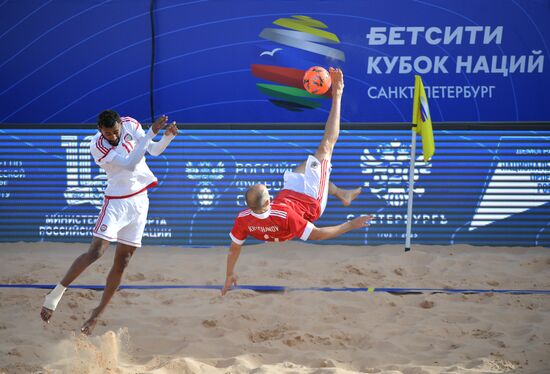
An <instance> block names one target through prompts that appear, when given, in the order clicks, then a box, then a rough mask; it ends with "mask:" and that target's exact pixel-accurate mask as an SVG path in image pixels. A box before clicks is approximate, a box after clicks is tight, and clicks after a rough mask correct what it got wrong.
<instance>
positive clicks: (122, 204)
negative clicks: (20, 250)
mask: <svg viewBox="0 0 550 374" xmlns="http://www.w3.org/2000/svg"><path fill="white" fill-rule="evenodd" d="M97 126H98V130H99V131H98V133H97V134H96V135H95V136H94V137H93V138H92V140H91V142H90V151H91V153H92V156H93V158H94V160H95V162H96V163H97V165H99V166H100V167H101V168H102V169H103V170H105V173H106V174H107V188H106V190H105V199H104V203H103V207H102V209H101V211H100V213H99V216H98V218H97V223H96V225H95V228H94V229H93V232H92V235H93V239H92V243H91V245H90V247H89V249H88V252H86V253H83V254H82V255H80V256H79V257H78V258H77V259H76V260H75V261H74V262H73V264H72V265H71V267H70V268H69V270H68V271H67V274H65V276H64V277H63V279H61V282H60V283H59V284H58V285H57V286H56V287H55V288H54V289H53V290H52V291H51V292H50V293H48V294H47V295H46V298H45V300H44V304H43V306H42V310H41V312H40V316H41V317H42V320H44V321H45V322H48V321H49V320H50V318H51V316H52V313H53V312H54V310H55V309H56V307H57V304H58V303H59V301H60V300H61V296H62V295H63V293H64V292H65V290H66V288H67V287H68V286H69V285H70V284H71V283H72V282H73V281H74V280H75V279H76V278H77V277H78V276H79V275H80V274H81V273H82V272H83V271H84V270H85V269H86V268H87V267H88V266H90V265H91V264H92V263H93V262H94V261H95V260H97V259H98V258H99V257H101V256H102V255H103V253H104V252H105V250H106V249H107V247H108V246H109V243H110V242H115V241H116V242H117V243H118V244H117V247H116V253H115V259H114V263H113V266H112V268H111V271H110V272H109V275H108V276H107V282H106V285H105V290H104V291H103V295H102V298H101V302H100V303H99V305H98V306H97V308H95V309H94V310H93V311H92V314H91V316H90V318H89V319H88V320H87V321H86V322H85V323H84V325H83V326H82V328H81V331H82V332H83V333H85V334H88V335H89V334H90V333H91V332H92V330H93V329H94V327H95V324H96V323H97V319H98V318H99V316H100V315H101V314H102V313H103V311H104V310H105V307H106V306H107V304H108V303H109V301H110V300H111V298H112V297H113V295H114V293H115V291H116V290H117V288H118V286H119V285H120V281H121V278H122V274H123V272H124V269H125V268H126V266H127V265H128V262H129V261H130V258H131V257H132V255H133V253H134V251H135V250H136V248H138V247H141V238H142V236H143V230H144V227H145V223H146V221H147V212H148V210H149V198H148V196H147V189H148V188H151V187H154V186H156V185H157V178H156V177H155V176H154V175H153V173H152V172H151V170H150V169H149V167H148V166H147V164H146V162H145V157H144V155H145V152H146V151H147V152H149V154H151V155H153V156H158V155H160V154H161V153H162V152H163V151H164V150H165V149H166V147H167V146H168V145H169V144H170V142H171V141H172V139H174V137H175V136H176V135H177V133H178V128H177V126H176V123H175V122H172V123H171V124H168V117H166V116H162V117H160V118H159V119H157V120H156V121H155V122H154V123H153V125H152V126H151V128H150V129H149V131H148V132H147V134H146V133H145V131H144V130H143V128H142V127H141V124H140V123H139V122H138V121H136V120H135V119H133V118H131V117H122V118H121V117H120V116H119V115H118V113H116V112H114V111H112V110H105V111H103V112H102V113H101V114H100V115H99V118H98V121H97ZM162 128H164V129H165V131H164V136H163V137H162V138H161V139H160V141H158V142H154V141H153V138H154V137H155V136H156V135H157V134H158V133H159V131H160V130H161V129H162Z"/></svg>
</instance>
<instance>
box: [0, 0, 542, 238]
mask: <svg viewBox="0 0 550 374" xmlns="http://www.w3.org/2000/svg"><path fill="white" fill-rule="evenodd" d="M151 3H152V4H153V7H152V8H153V12H151ZM549 19H550V6H549V3H548V1H540V0H538V1H537V0H521V1H520V0H501V1H499V2H498V6H496V3H495V1H493V0H478V1H455V0H438V1H435V0H425V1H406V0H372V1H362V0H358V1H352V0H339V1H309V0H302V1H247V0H236V1H206V0H204V1H202V0H197V1H169V0H157V1H153V2H151V1H149V0H132V1H129V0H128V1H126V0H121V1H108V0H106V1H101V0H97V1H91V0H81V1H61V0H17V1H16V0H4V1H1V0H0V214H1V216H0V221H1V225H0V230H1V232H0V240H2V241H15V240H62V241H88V240H89V239H90V238H89V235H90V230H91V228H92V226H93V225H94V222H95V218H96V216H97V213H98V209H99V207H100V206H101V202H102V200H101V199H102V192H103V189H104V187H105V185H104V183H105V178H104V174H102V173H101V171H100V170H99V168H97V166H96V165H94V164H93V161H92V159H91V158H90V155H89V151H88V149H87V142H88V141H89V139H90V137H91V136H92V135H93V133H94V132H95V130H94V127H93V125H88V126H86V125H82V126H75V124H81V123H93V122H95V120H96V116H97V114H98V113H99V112H100V111H102V110H104V109H107V108H112V109H115V110H117V111H119V112H120V113H121V114H123V115H130V116H132V117H135V118H137V119H139V120H140V121H142V122H149V121H150V120H151V115H152V112H155V113H156V115H159V114H163V113H164V114H168V115H169V116H170V118H171V119H173V120H177V121H178V122H179V123H181V124H182V126H181V127H182V128H184V129H185V130H184V132H183V133H182V134H181V136H179V137H178V138H177V140H176V141H175V144H173V146H171V147H170V148H169V149H168V151H167V153H166V155H164V156H163V157H161V158H156V159H155V158H151V159H150V160H149V163H150V165H151V166H152V168H153V169H154V170H155V172H156V174H157V176H158V177H159V179H160V180H161V185H160V186H159V187H158V188H157V189H156V190H155V191H154V192H153V193H152V194H151V202H152V204H151V211H150V219H151V220H150V222H149V224H148V226H147V232H146V239H145V243H166V244H182V245H213V244H216V245H217V244H225V243H227V241H228V238H227V232H228V230H229V229H230V227H231V225H232V220H233V218H234V216H235V214H236V213H237V212H238V211H239V209H240V208H242V207H243V200H242V195H243V193H244V191H245V190H246V188H247V186H248V185H249V184H251V183H258V182H263V183H267V184H268V185H269V186H270V188H271V191H272V193H276V192H277V191H278V189H279V188H280V187H281V174H282V173H283V172H284V170H287V169H289V168H291V167H292V166H293V165H295V164H296V163H298V162H300V161H301V160H303V158H304V157H305V155H306V153H307V152H312V151H313V150H314V148H315V145H316V143H317V142H318V140H319V138H320V132H319V130H318V129H317V130H312V129H307V128H308V127H309V126H310V125H311V124H317V125H318V124H319V123H322V122H324V121H325V119H326V116H327V113H328V109H329V107H330V98H329V97H327V96H309V95H307V94H306V93H305V92H304V91H300V90H298V88H300V85H301V75H302V74H303V71H304V70H305V69H307V68H309V67H310V66H314V65H322V66H325V67H328V66H338V67H341V68H342V69H343V70H344V73H345V80H346V89H345V94H344V100H343V107H342V121H343V123H344V127H345V128H346V129H347V130H346V131H343V135H342V137H341V139H340V143H339V144H338V148H337V151H336V156H335V160H334V164H335V168H334V174H333V178H334V181H335V182H337V183H340V184H342V185H343V186H344V187H353V186H357V185H360V186H363V187H364V192H363V194H362V195H361V197H360V198H359V199H358V201H357V203H356V204H355V205H353V206H352V207H350V208H346V209H344V208H343V207H340V206H338V204H337V202H336V201H330V202H329V204H330V206H329V209H327V213H326V215H325V216H324V217H323V218H322V220H321V221H320V223H319V224H322V225H324V224H335V223H339V222H341V221H343V220H345V219H348V218H350V217H353V216H355V215H358V214H366V213H369V214H370V213H373V214H376V220H375V221H374V222H373V224H372V226H371V227H370V228H369V229H368V230H365V231H358V232H354V233H349V234H347V235H346V236H344V237H342V238H341V239H339V240H338V242H339V243H350V244H365V243H367V244H383V243H402V242H403V241H404V239H403V234H404V231H405V214H406V201H405V199H406V195H405V191H406V179H407V172H406V171H407V168H408V162H409V156H408V154H409V153H408V152H409V147H410V131H405V130H396V129H397V128H399V126H395V125H393V124H395V123H403V124H405V123H409V122H410V119H411V112H412V87H413V82H414V74H420V75H422V77H423V80H424V83H425V85H426V88H427V91H428V92H427V93H428V96H429V98H430V107H431V114H432V118H433V120H434V121H435V122H436V123H437V124H436V126H435V128H436V132H435V138H436V143H437V152H436V155H435V157H434V159H433V162H432V163H429V164H422V163H421V164H418V167H417V173H416V177H417V184H416V190H415V192H416V198H415V208H414V226H413V233H414V235H415V236H414V238H413V243H415V242H417V243H418V242H421V243H432V244H453V243H470V244H498V245H507V244H508V245H543V246H549V245H550V244H549V243H550V242H549V240H550V239H549V235H550V233H549V229H550V227H549V222H550V219H549V217H550V214H549V211H548V209H549V208H548V207H549V205H550V204H548V203H549V202H550V188H549V183H550V148H549V143H550V142H549V141H548V140H549V136H550V128H549V127H545V125H544V124H542V125H540V126H538V129H539V130H538V131H529V130H532V129H533V128H534V125H533V124H532V123H531V122H533V121H535V122H543V123H548V122H549V121H550V105H548V103H549V102H550V90H548V87H550V73H549V71H548V66H547V65H548V58H549V54H548V53H549V50H548V43H549V42H548V41H549V38H550V22H548V20H549ZM151 21H153V22H151ZM152 51H154V56H153V54H152ZM152 61H154V64H152ZM151 102H153V103H154V104H153V105H151ZM480 122H485V123H487V122H490V123H492V125H491V127H488V129H489V128H490V129H491V131H480V130H479V128H478V130H469V131H467V130H463V131H462V130H457V128H459V127H458V126H457V125H458V124H463V123H470V124H471V123H473V124H475V123H480ZM504 122H510V123H512V124H513V127H514V128H515V131H509V130H510V128H508V131H501V130H500V125H501V124H502V123H504ZM58 123H63V124H67V125H61V126H59V125H56V126H54V124H58ZM189 123H193V124H194V126H192V128H193V130H189V128H190V127H191V126H188V127H187V128H186V124H189ZM370 123H378V124H380V123H387V124H386V125H384V126H382V127H383V128H387V130H380V128H381V127H380V126H379V127H377V128H378V129H379V130H376V131H369V130H368V129H369V128H370V127H369V126H370V125H369V124H370ZM27 124H33V125H32V126H30V125H27ZM36 124H41V125H39V126H38V127H37V126H36ZM212 124H214V125H212ZM227 124H241V125H242V124H249V129H247V130H244V129H242V127H241V129H240V130H236V128H237V126H227ZM281 124H283V125H286V127H283V126H280V125H281ZM289 124H295V125H292V126H294V127H296V128H302V130H292V131H291V130H288V128H289V126H288V125H289ZM216 125H219V126H218V127H216ZM222 126H223V127H222ZM314 127H315V128H318V127H319V126H314ZM223 128H225V130H223ZM522 128H523V129H522ZM285 129H286V130H285Z"/></svg>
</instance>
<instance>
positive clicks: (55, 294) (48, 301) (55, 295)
mask: <svg viewBox="0 0 550 374" xmlns="http://www.w3.org/2000/svg"><path fill="white" fill-rule="evenodd" d="M66 289H67V287H64V286H63V285H62V284H61V283H59V284H58V285H57V286H55V288H54V289H53V290H52V292H50V293H49V294H47V295H46V298H45V299H44V304H43V306H44V307H45V308H48V309H50V310H55V308H57V304H58V303H59V301H60V300H61V296H63V293H65V290H66Z"/></svg>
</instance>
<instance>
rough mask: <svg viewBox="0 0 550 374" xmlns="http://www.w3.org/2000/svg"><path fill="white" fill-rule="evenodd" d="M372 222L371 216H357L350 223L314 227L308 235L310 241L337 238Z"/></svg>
mask: <svg viewBox="0 0 550 374" xmlns="http://www.w3.org/2000/svg"><path fill="white" fill-rule="evenodd" d="M371 220H372V216H370V215H369V216H359V217H356V218H354V219H352V220H351V221H347V222H344V223H342V224H340V225H336V226H327V227H315V228H314V229H313V230H312V231H311V234H309V238H308V239H310V240H327V239H332V238H337V237H338V236H340V235H342V234H345V233H346V232H348V231H351V230H355V229H360V228H362V227H367V226H368V225H369V222H370V221H371Z"/></svg>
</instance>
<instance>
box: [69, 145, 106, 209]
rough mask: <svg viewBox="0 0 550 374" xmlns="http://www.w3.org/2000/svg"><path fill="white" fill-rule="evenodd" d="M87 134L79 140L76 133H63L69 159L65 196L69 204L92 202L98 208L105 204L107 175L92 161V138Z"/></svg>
mask: <svg viewBox="0 0 550 374" xmlns="http://www.w3.org/2000/svg"><path fill="white" fill-rule="evenodd" d="M92 138H93V136H86V137H85V138H84V140H82V141H79V140H78V136H76V135H62V136H61V147H63V148H65V153H66V157H67V158H66V160H67V189H66V190H65V193H64V196H65V199H66V200H67V204H69V205H81V204H87V203H90V204H92V205H93V206H95V207H96V208H97V209H101V206H102V205H103V193H104V191H105V188H106V187H107V175H106V174H105V171H103V169H101V168H99V167H98V166H96V165H95V163H93V162H92V155H91V154H90V140H91V139H92Z"/></svg>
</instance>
